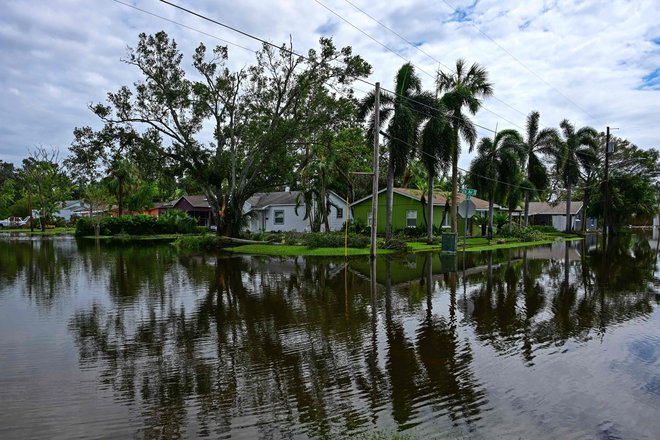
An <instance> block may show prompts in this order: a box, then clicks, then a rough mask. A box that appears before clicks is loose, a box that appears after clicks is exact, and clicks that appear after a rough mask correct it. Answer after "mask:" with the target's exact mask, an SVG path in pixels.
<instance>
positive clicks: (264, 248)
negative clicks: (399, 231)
mask: <svg viewBox="0 0 660 440" xmlns="http://www.w3.org/2000/svg"><path fill="white" fill-rule="evenodd" d="M224 250H225V251H227V252H235V253H239V254H254V255H274V256H282V257H294V256H295V257H298V256H305V257H343V256H344V248H309V247H306V246H287V245H278V244H246V245H243V246H235V247H228V248H225V249H224ZM377 252H378V255H383V254H392V253H394V252H395V251H391V250H387V249H378V251H377ZM348 255H369V248H360V249H356V248H348Z"/></svg>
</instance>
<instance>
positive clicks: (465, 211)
mask: <svg viewBox="0 0 660 440" xmlns="http://www.w3.org/2000/svg"><path fill="white" fill-rule="evenodd" d="M461 192H462V193H463V194H465V200H464V201H463V202H462V203H461V205H460V207H459V211H460V212H461V216H462V217H463V218H464V219H465V228H464V235H463V253H465V245H466V243H467V225H468V221H469V219H470V217H472V216H473V215H474V213H475V211H476V206H475V205H474V202H471V201H470V198H471V197H472V196H476V195H477V190H476V189H473V188H463V189H462V190H461Z"/></svg>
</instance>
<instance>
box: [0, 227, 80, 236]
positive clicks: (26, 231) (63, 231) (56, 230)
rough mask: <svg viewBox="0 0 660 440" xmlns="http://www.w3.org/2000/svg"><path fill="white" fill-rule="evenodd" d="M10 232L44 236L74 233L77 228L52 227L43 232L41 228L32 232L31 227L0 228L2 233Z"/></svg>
mask: <svg viewBox="0 0 660 440" xmlns="http://www.w3.org/2000/svg"><path fill="white" fill-rule="evenodd" d="M9 232H19V233H22V234H28V235H42V236H48V235H73V233H74V232H76V228H52V229H46V231H45V232H41V229H38V228H35V229H34V232H30V229H29V228H2V229H0V233H9Z"/></svg>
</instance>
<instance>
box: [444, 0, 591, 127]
mask: <svg viewBox="0 0 660 440" xmlns="http://www.w3.org/2000/svg"><path fill="white" fill-rule="evenodd" d="M442 2H443V3H444V4H446V5H447V6H448V7H449V8H450V9H451V10H452V11H453V12H455V13H458V11H457V10H456V8H455V7H454V6H453V5H452V4H451V3H449V2H448V1H447V0H442ZM469 23H470V24H471V25H472V26H473V27H474V28H475V29H476V30H477V31H478V32H479V33H480V34H481V35H483V36H484V37H486V38H487V39H489V40H490V41H491V42H492V43H493V44H495V45H496V46H497V47H498V48H500V49H501V50H502V51H503V52H504V53H506V54H507V55H509V56H510V57H511V58H513V60H514V61H516V62H517V63H518V64H520V65H521V66H523V67H524V68H525V69H526V70H527V71H528V72H529V73H531V74H532V75H534V76H535V77H536V78H538V79H539V80H540V81H541V82H543V83H544V84H546V85H547V86H548V87H550V88H552V89H553V90H555V91H556V92H557V93H559V94H560V95H561V96H562V97H563V98H564V99H566V100H567V101H568V102H570V103H571V104H573V105H574V106H575V107H576V108H577V109H579V110H580V111H581V112H583V113H584V114H585V115H587V116H589V117H590V118H591V119H593V120H595V121H597V120H598V119H597V118H595V117H594V116H592V115H591V114H590V113H589V112H588V111H586V110H585V109H583V108H582V107H581V106H579V105H578V104H577V103H576V102H575V101H573V100H572V99H571V98H569V97H568V96H566V95H565V94H564V93H563V92H562V91H561V90H559V89H558V88H556V87H555V86H553V85H552V84H550V83H549V82H547V81H546V80H545V79H543V78H542V77H541V76H540V75H539V74H537V73H536V72H534V71H533V70H532V69H531V68H529V67H527V65H525V64H524V63H523V62H522V61H520V60H519V59H518V58H517V57H516V56H515V55H513V54H512V53H511V52H509V51H508V50H507V49H506V48H504V47H503V46H502V45H501V44H499V43H498V42H497V41H495V40H494V39H493V38H491V36H490V35H488V34H487V33H485V32H484V31H482V30H481V28H479V26H477V25H476V24H475V23H474V22H472V21H469Z"/></svg>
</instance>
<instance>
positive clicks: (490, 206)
mask: <svg viewBox="0 0 660 440" xmlns="http://www.w3.org/2000/svg"><path fill="white" fill-rule="evenodd" d="M498 232H499V231H498ZM488 239H489V240H492V239H493V198H492V197H489V198H488Z"/></svg>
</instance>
